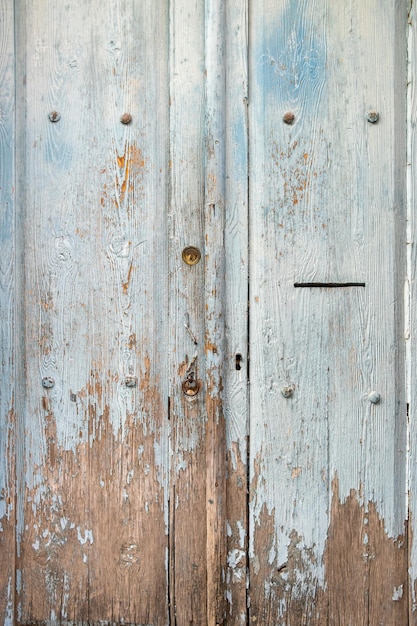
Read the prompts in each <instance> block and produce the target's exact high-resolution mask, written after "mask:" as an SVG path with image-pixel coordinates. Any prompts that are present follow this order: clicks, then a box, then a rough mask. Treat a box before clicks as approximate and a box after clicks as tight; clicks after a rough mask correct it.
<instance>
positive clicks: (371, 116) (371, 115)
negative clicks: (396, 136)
mask: <svg viewBox="0 0 417 626" xmlns="http://www.w3.org/2000/svg"><path fill="white" fill-rule="evenodd" d="M366 119H367V120H368V122H371V124H376V122H377V121H378V120H379V113H378V111H374V110H373V109H372V110H371V111H368V113H367V114H366Z"/></svg>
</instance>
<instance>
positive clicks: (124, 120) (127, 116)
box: [120, 113, 132, 125]
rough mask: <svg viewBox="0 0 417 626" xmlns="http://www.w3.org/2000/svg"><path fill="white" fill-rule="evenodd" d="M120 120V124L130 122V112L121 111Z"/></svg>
mask: <svg viewBox="0 0 417 626" xmlns="http://www.w3.org/2000/svg"><path fill="white" fill-rule="evenodd" d="M120 121H121V122H122V124H126V125H127V124H130V123H131V122H132V116H131V114H130V113H123V115H122V116H121V118H120Z"/></svg>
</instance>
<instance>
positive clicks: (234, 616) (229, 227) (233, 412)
mask: <svg viewBox="0 0 417 626" xmlns="http://www.w3.org/2000/svg"><path fill="white" fill-rule="evenodd" d="M247 22H248V3H247V1H246V0H243V1H239V2H233V3H227V4H226V18H225V24H226V26H225V29H226V37H225V39H226V50H225V65H226V102H225V117H226V135H225V151H226V152H225V159H226V164H225V173H226V182H225V193H226V216H225V217H226V224H225V232H224V254H225V264H226V284H225V318H226V319H225V326H226V327H225V342H226V350H225V358H224V366H223V372H224V411H225V416H226V437H227V465H226V476H227V569H226V598H227V619H226V623H227V624H239V625H242V624H246V623H247V609H246V592H247V589H246V587H247V571H246V570H247V548H248V532H247V437H248V417H249V416H248V373H249V362H248V356H249V355H248V280H249V277H248V124H247V107H248V69H247V51H248V50H247V46H248V23H247Z"/></svg>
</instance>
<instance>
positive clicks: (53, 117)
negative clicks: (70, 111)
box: [48, 111, 61, 122]
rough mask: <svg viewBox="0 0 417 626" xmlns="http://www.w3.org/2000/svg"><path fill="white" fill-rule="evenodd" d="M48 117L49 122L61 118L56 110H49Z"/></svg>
mask: <svg viewBox="0 0 417 626" xmlns="http://www.w3.org/2000/svg"><path fill="white" fill-rule="evenodd" d="M48 117H49V120H50V121H51V122H59V120H60V119H61V113H58V111H51V112H50V113H49V115H48Z"/></svg>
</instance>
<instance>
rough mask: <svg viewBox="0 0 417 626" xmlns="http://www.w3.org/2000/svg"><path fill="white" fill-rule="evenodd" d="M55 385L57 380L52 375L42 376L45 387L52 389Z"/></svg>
mask: <svg viewBox="0 0 417 626" xmlns="http://www.w3.org/2000/svg"><path fill="white" fill-rule="evenodd" d="M54 385H55V381H54V379H53V378H51V377H50V376H45V377H44V378H42V387H43V388H44V389H52V387H53V386H54Z"/></svg>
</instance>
